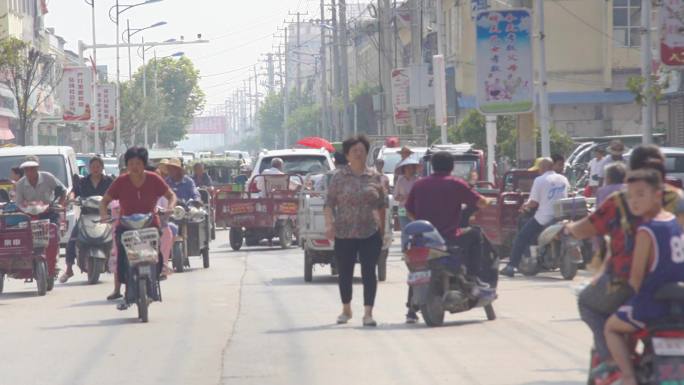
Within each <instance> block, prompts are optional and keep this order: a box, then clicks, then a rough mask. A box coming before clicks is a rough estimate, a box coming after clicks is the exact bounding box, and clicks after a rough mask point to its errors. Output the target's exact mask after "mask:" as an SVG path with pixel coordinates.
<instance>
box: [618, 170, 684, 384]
mask: <svg viewBox="0 0 684 385" xmlns="http://www.w3.org/2000/svg"><path fill="white" fill-rule="evenodd" d="M658 165H660V167H654V168H650V169H641V170H637V171H634V172H632V173H630V174H629V175H628V177H627V204H628V205H629V208H630V210H631V211H632V213H634V214H635V215H636V216H639V217H641V218H642V219H643V220H644V223H643V224H642V225H641V226H639V228H638V230H637V234H636V241H635V244H634V253H633V262H632V268H631V271H630V278H629V284H630V286H632V288H633V289H634V291H635V292H636V294H635V295H634V296H633V297H632V298H631V299H630V300H629V301H627V303H626V304H625V305H624V306H622V307H620V309H619V310H618V311H617V312H616V313H615V314H614V315H612V316H611V317H610V319H609V320H608V322H607V323H606V329H605V334H606V341H607V342H608V348H609V349H610V353H611V355H612V357H613V359H614V360H615V363H616V364H617V366H618V367H619V368H620V371H621V372H622V384H623V385H637V382H636V379H635V374H634V368H633V367H632V362H631V359H630V352H629V348H628V345H627V340H626V338H625V337H626V336H628V335H630V334H632V333H634V332H636V331H638V330H640V329H643V328H644V327H646V324H647V323H648V322H651V321H655V320H657V319H659V318H662V317H664V316H666V315H667V312H668V308H667V304H664V303H660V302H658V301H656V300H655V293H656V292H657V291H658V289H660V288H661V287H662V286H663V285H665V284H667V283H671V282H677V281H684V237H683V236H682V229H681V227H680V225H679V223H678V222H677V220H676V218H675V216H674V215H672V214H671V213H669V212H667V211H665V210H663V207H662V199H663V191H664V184H663V178H662V175H664V171H665V170H664V168H663V167H662V163H658ZM661 168H662V170H661Z"/></svg>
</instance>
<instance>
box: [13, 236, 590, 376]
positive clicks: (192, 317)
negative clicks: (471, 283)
mask: <svg viewBox="0 0 684 385" xmlns="http://www.w3.org/2000/svg"><path fill="white" fill-rule="evenodd" d="M218 237H219V239H218V240H217V241H215V242H213V243H212V254H211V255H212V259H211V264H212V265H211V268H210V269H207V270H205V269H201V268H200V267H199V266H201V261H200V260H199V258H193V259H192V261H191V263H192V265H193V267H194V268H193V269H192V270H191V271H188V272H185V273H182V274H174V275H173V276H171V278H169V280H167V281H165V282H163V283H162V291H163V296H164V302H163V303H154V304H152V306H151V307H150V323H149V324H141V323H139V322H138V321H137V320H136V319H135V317H136V311H135V308H132V309H130V310H128V311H123V312H122V311H118V310H116V309H115V306H114V304H112V303H110V302H107V301H106V300H104V298H105V297H106V296H107V295H108V294H109V292H110V291H111V281H112V277H111V276H109V275H107V276H104V278H103V281H104V282H103V283H101V284H98V285H94V286H88V285H86V284H85V275H82V276H77V277H76V278H75V279H72V280H71V281H70V282H69V283H67V284H65V285H61V284H57V285H56V287H55V290H54V291H53V292H51V293H48V295H47V296H45V297H37V296H36V295H35V293H34V285H33V284H30V283H24V282H23V281H17V280H11V281H6V282H5V293H4V294H2V295H0V328H1V329H0V345H1V346H2V349H0V384H2V385H5V384H12V385H15V384H16V385H34V384H35V385H43V384H50V385H80V384H84V385H85V384H89V385H90V384H98V385H110V384H136V385H148V384H149V385H153V384H159V385H162V384H163V385H176V384H178V385H180V384H193V385H195V384H198V385H199V384H201V385H205V384H206V385H233V384H235V385H238V384H239V385H243V384H244V385H251V384H255V385H256V384H259V385H263V384H268V385H276V384H297V385H308V384H312V385H313V384H325V385H336V384H340V385H341V384H345V385H346V384H350V383H351V384H373V385H385V384H387V385H390V384H392V385H394V384H482V385H498V384H502V385H503V384H511V385H513V384H516V385H523V384H525V385H561V384H568V385H571V384H572V385H575V384H576V385H579V384H584V383H586V381H585V379H586V367H587V363H588V353H587V351H588V348H589V346H590V343H591V338H590V334H589V331H588V329H586V327H585V326H584V325H583V324H582V323H581V322H580V320H579V318H578V314H577V310H576V305H575V298H574V292H573V287H574V285H577V284H579V282H580V281H581V279H583V278H586V275H584V276H583V277H578V278H576V279H575V281H574V282H566V281H562V280H561V279H560V278H559V277H558V274H548V275H544V276H541V277H537V278H533V279H529V278H520V277H516V278H515V279H512V280H511V279H502V281H501V284H500V293H499V294H500V299H499V300H498V301H497V302H496V303H495V308H496V312H497V315H498V319H497V320H496V321H492V322H488V321H486V318H485V314H484V311H483V310H479V309H476V310H473V311H470V312H466V313H462V314H457V315H447V319H446V320H447V322H446V324H445V326H443V327H441V328H428V327H426V326H425V325H424V324H422V323H420V324H418V325H406V324H404V314H405V309H404V303H405V300H406V298H405V296H406V285H405V282H404V280H405V277H406V270H405V267H404V265H403V262H402V261H401V260H400V255H399V253H398V250H396V249H395V248H393V249H392V252H391V254H390V259H389V262H388V280H387V282H383V283H380V285H379V288H378V298H377V307H376V311H375V318H376V320H377V321H378V323H379V326H378V327H377V328H375V329H372V328H363V327H362V326H361V315H362V308H363V307H362V298H361V290H362V288H361V284H360V279H357V280H356V285H355V287H354V290H355V292H354V294H355V298H354V302H353V307H354V310H355V314H354V318H353V319H352V320H351V321H350V323H349V324H347V325H342V326H339V325H336V324H335V319H336V317H337V315H338V313H339V311H340V305H339V296H338V291H337V286H336V280H335V279H334V278H333V277H331V276H330V275H329V268H327V267H317V268H316V270H315V271H314V282H313V283H305V282H304V281H303V270H304V269H303V253H302V251H301V250H299V249H296V248H293V249H289V250H280V249H277V248H273V249H270V248H268V247H265V246H261V247H254V248H246V249H243V250H241V251H240V252H233V251H231V250H229V248H228V244H227V243H228V242H227V238H228V234H227V232H225V231H221V232H219V233H218ZM358 274H359V272H358V269H357V276H358Z"/></svg>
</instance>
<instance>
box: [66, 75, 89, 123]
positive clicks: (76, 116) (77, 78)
mask: <svg viewBox="0 0 684 385" xmlns="http://www.w3.org/2000/svg"><path fill="white" fill-rule="evenodd" d="M92 81H93V73H92V71H91V69H90V68H88V67H65V68H64V74H63V76H62V111H64V113H63V116H62V118H63V119H64V120H67V121H88V120H90V114H91V106H90V103H91V100H92V99H93V97H92V95H93V91H92Z"/></svg>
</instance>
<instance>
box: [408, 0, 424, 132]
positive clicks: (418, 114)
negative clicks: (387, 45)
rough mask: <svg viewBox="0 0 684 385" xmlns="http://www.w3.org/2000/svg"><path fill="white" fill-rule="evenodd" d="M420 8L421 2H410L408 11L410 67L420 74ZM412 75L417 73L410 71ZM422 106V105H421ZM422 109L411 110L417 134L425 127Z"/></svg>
mask: <svg viewBox="0 0 684 385" xmlns="http://www.w3.org/2000/svg"><path fill="white" fill-rule="evenodd" d="M421 8H422V0H410V1H409V9H410V12H411V65H412V67H413V68H414V69H415V68H420V69H421V71H420V73H421V74H422V73H423V71H422V67H423V49H422V48H423V45H422V42H423V31H422V28H421V27H420V11H421ZM412 72H413V73H414V74H415V73H416V72H417V71H412ZM421 105H422V104H421ZM422 112H423V108H422V107H419V108H414V109H413V127H415V129H416V131H417V132H418V133H421V134H423V133H424V132H425V127H423V119H422Z"/></svg>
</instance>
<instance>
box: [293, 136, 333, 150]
mask: <svg viewBox="0 0 684 385" xmlns="http://www.w3.org/2000/svg"><path fill="white" fill-rule="evenodd" d="M297 144H298V145H300V146H304V147H312V148H325V149H326V150H328V151H329V152H335V147H334V146H333V145H332V144H331V143H330V142H328V141H327V140H325V139H323V138H319V137H317V136H309V137H307V138H304V139H301V140H299V141H298V142H297Z"/></svg>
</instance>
